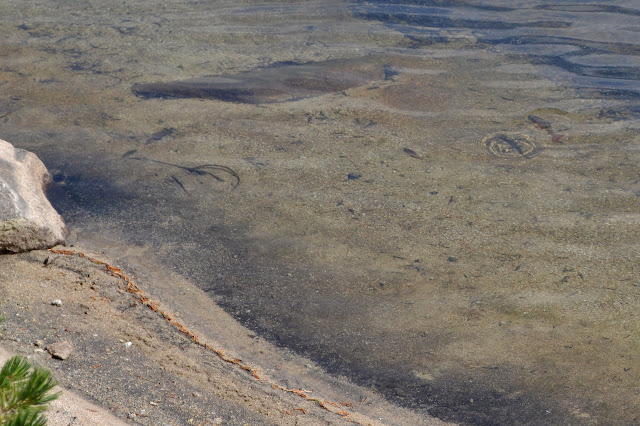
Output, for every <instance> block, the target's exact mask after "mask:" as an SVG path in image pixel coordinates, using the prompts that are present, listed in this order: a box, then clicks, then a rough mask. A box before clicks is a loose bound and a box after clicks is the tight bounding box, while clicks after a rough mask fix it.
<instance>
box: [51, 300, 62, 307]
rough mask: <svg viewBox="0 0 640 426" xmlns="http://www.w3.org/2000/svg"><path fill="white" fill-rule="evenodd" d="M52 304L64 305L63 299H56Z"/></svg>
mask: <svg viewBox="0 0 640 426" xmlns="http://www.w3.org/2000/svg"><path fill="white" fill-rule="evenodd" d="M51 304H52V305H53V306H62V300H60V299H56V300H54V301H52V302H51Z"/></svg>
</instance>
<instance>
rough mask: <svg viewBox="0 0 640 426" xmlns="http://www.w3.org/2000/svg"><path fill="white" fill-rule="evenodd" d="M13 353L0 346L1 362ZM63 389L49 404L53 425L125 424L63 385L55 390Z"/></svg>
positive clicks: (115, 425)
mask: <svg viewBox="0 0 640 426" xmlns="http://www.w3.org/2000/svg"><path fill="white" fill-rule="evenodd" d="M12 355H13V354H10V353H9V352H7V351H5V350H4V349H2V348H0V362H2V363H4V362H5V361H6V360H7V359H9V358H10V357H11V356H12ZM58 391H61V392H62V395H61V396H60V398H58V399H57V400H55V401H54V402H52V403H51V404H50V405H49V411H48V412H47V418H48V420H49V424H50V425H51V426H58V425H60V426H62V425H71V424H73V425H78V426H89V425H106V424H108V425H114V426H118V425H124V424H126V423H124V422H123V421H121V420H120V419H118V418H117V417H115V416H114V415H113V414H111V413H110V412H109V411H107V410H105V409H104V408H102V407H99V406H97V405H95V404H93V403H91V402H89V401H88V400H87V399H86V398H83V397H81V396H79V395H78V394H76V393H75V392H72V391H70V390H69V389H65V388H62V387H59V386H58V387H57V388H56V389H54V392H58Z"/></svg>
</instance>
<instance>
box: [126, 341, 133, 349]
mask: <svg viewBox="0 0 640 426" xmlns="http://www.w3.org/2000/svg"><path fill="white" fill-rule="evenodd" d="M131 345H133V343H131V342H125V343H124V347H125V348H128V347H129V346H131Z"/></svg>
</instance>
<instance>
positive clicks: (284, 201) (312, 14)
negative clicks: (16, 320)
mask: <svg viewBox="0 0 640 426" xmlns="http://www.w3.org/2000/svg"><path fill="white" fill-rule="evenodd" d="M503 3H504V2H491V1H481V2H480V1H479V2H428V1H414V2H410V1H405V2H394V1H388V2H382V1H381V2H354V3H343V2H322V1H317V2H278V3H276V2H255V1H247V2H242V3H238V2H215V3H201V2H153V1H152V2H122V3H120V2H119V3H117V4H115V3H113V2H64V3H60V2H52V1H51V2H50V1H34V2H29V3H28V4H20V7H18V6H17V4H16V3H14V2H5V3H3V4H0V23H1V24H2V26H3V28H4V31H3V32H2V35H1V36H0V138H2V139H5V140H8V141H10V142H12V143H13V144H15V145H16V146H19V147H21V148H26V149H29V150H31V151H34V152H36V153H37V154H38V155H39V156H40V157H41V158H42V159H43V161H44V162H45V163H46V164H47V166H48V167H49V169H50V171H51V172H52V174H53V176H54V180H55V184H54V186H53V187H52V189H51V192H50V195H51V198H52V201H53V203H54V205H55V206H56V208H57V209H58V210H59V211H60V212H61V214H62V215H63V216H64V218H65V220H66V221H67V223H68V225H69V227H70V229H71V230H72V232H73V238H74V239H77V240H78V241H79V242H80V243H91V242H93V243H95V244H97V245H100V244H104V241H105V239H108V241H109V244H108V247H107V249H106V250H107V252H108V253H109V254H110V255H111V256H112V257H114V258H119V259H121V261H122V262H126V261H127V259H128V258H130V260H131V261H133V259H136V261H137V262H143V260H141V259H145V258H147V259H151V260H150V261H149V262H150V264H151V263H153V264H154V265H156V264H162V265H163V266H164V267H166V268H167V269H168V270H171V271H174V272H178V273H180V274H181V275H183V276H184V277H185V278H186V279H188V280H189V281H191V282H192V283H194V284H195V285H197V286H198V287H200V288H202V289H205V290H206V291H207V292H208V294H209V295H210V297H211V298H212V299H213V300H215V301H216V303H218V304H219V305H220V306H222V307H224V308H225V310H226V311H227V312H228V313H229V314H231V315H232V316H234V317H236V318H237V319H238V320H239V321H241V322H242V323H243V324H245V325H246V326H247V327H249V328H251V329H253V330H255V331H257V332H259V333H260V334H262V335H263V336H265V337H266V338H268V339H269V340H270V341H272V342H274V343H276V344H278V345H282V346H284V347H287V348H290V349H292V350H294V351H296V352H298V353H300V354H303V355H305V356H307V357H309V358H311V359H313V360H316V361H317V362H318V363H320V364H321V365H322V366H323V367H324V368H326V369H327V370H328V371H330V372H332V373H334V374H336V375H340V376H345V377H346V378H348V379H349V380H352V381H355V382H356V383H359V384H362V385H365V386H367V387H371V388H373V389H375V390H377V391H378V392H380V393H382V394H384V395H385V396H386V397H387V398H388V399H389V400H391V401H393V402H396V403H398V404H402V405H404V406H407V407H411V408H412V409H414V410H416V411H417V412H420V413H424V414H425V416H426V414H427V413H428V414H430V415H435V416H437V417H439V418H441V419H444V420H449V421H454V422H461V423H468V424H493V423H496V424H498V423H500V424H513V423H540V424H560V423H562V424H581V423H584V424H591V423H618V424H633V423H634V422H637V421H638V418H637V413H638V407H640V387H638V383H639V380H638V379H640V370H639V369H638V368H637V365H639V359H638V357H639V355H638V354H640V351H638V349H639V347H638V345H639V340H638V336H639V335H640V319H639V317H638V312H640V310H639V309H638V308H639V307H640V306H639V305H640V281H639V279H638V276H640V275H639V272H640V271H639V267H638V254H639V248H640V231H639V225H640V180H639V179H638V176H639V175H640V174H639V173H638V172H639V170H638V164H639V160H640V158H639V157H640V139H639V136H638V128H639V127H640V90H639V87H640V86H638V84H637V83H638V76H639V73H638V70H639V66H640V60H639V59H638V58H639V54H640V44H638V34H639V33H640V9H638V6H637V5H634V4H633V2H625V1H615V2H602V3H591V4H584V3H582V2H577V1H575V2H563V3H557V2H511V3H510V4H509V6H508V7H506V6H505V5H504V4H503ZM302 64H311V65H302ZM296 67H298V68H296ZM300 67H302V68H300ZM301 69H302V71H300V70H301ZM305 70H306V71H305ZM309 70H311V71H309ZM329 71H330V74H327V73H329ZM354 75H356V77H353V76H354ZM340 76H344V79H342V78H341V77H340ZM344 81H346V83H345V84H342V82H344ZM176 82H177V83H176ZM184 82H189V83H188V84H187V86H185V83H184ZM194 82H197V83H198V86H194V84H193V83H194ZM141 85H147V86H141ZM176 85H177V86H176ZM180 85H182V86H180ZM136 87H138V88H140V87H147V88H149V87H151V88H153V89H154V90H156V92H154V93H155V94H156V95H155V96H146V97H145V96H136V93H135V92H136ZM167 87H169V88H171V89H172V90H174V91H173V92H163V93H164V94H163V93H161V92H160V89H162V90H166V89H167ZM177 87H178V88H180V90H182V91H183V92H181V93H182V94H184V93H186V95H184V96H183V95H180V96H173V95H175V93H176V92H175V90H177V89H176V88H177ZM184 87H188V88H189V90H187V91H186V92H184ZM193 87H197V91H196V92H193ZM221 88H223V89H224V90H232V89H233V90H236V92H224V93H225V96H226V97H225V96H194V93H196V94H197V93H200V94H202V93H203V92H202V91H203V90H204V91H205V92H206V93H213V92H215V93H220V90H222V89H221ZM238 88H241V89H242V92H241V96H238V95H237V93H238V92H237V90H238ZM216 91H217V92H216ZM167 93H168V94H167ZM228 93H233V94H234V96H231V97H229V96H228ZM138 94H140V93H138ZM148 285H151V286H152V283H148Z"/></svg>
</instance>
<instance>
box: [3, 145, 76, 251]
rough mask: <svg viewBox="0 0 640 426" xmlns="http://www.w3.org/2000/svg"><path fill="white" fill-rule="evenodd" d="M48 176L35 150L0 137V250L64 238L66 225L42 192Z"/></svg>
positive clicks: (25, 248)
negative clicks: (29, 149) (28, 149)
mask: <svg viewBox="0 0 640 426" xmlns="http://www.w3.org/2000/svg"><path fill="white" fill-rule="evenodd" d="M50 179H51V177H50V175H49V172H48V171H47V168H46V167H45V165H44V164H43V163H42V161H40V159H38V157H37V156H36V155H35V154H33V153H31V152H29V151H25V150H24V149H17V148H14V147H13V145H11V144H10V143H9V142H6V141H3V140H2V139H0V253H18V252H23V251H28V250H37V249H45V248H49V247H53V246H55V245H56V244H60V243H62V242H64V239H65V236H66V234H67V228H66V226H65V225H64V222H63V220H62V217H60V215H59V214H58V213H57V212H56V211H55V209H54V208H53V207H52V206H51V204H50V203H49V200H47V197H46V196H45V193H44V191H45V189H46V186H47V184H48V183H49V182H50Z"/></svg>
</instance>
